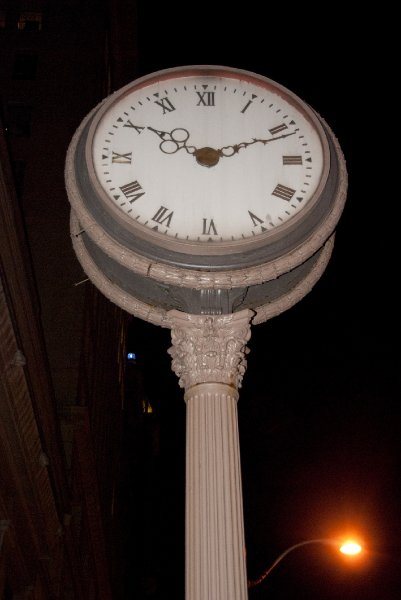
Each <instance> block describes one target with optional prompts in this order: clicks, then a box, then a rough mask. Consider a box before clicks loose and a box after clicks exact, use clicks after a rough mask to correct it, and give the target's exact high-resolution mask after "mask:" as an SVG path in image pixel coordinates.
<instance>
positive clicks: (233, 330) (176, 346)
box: [168, 310, 254, 390]
mask: <svg viewBox="0 0 401 600" xmlns="http://www.w3.org/2000/svg"><path fill="white" fill-rule="evenodd" d="M253 315H254V313H253V312H252V311H250V310H242V311H240V312H238V313H233V314H229V315H213V316H211V315H189V314H186V313H182V312H179V311H176V310H172V311H169V313H168V318H169V321H170V323H171V339H172V343H173V345H172V347H171V348H170V349H169V350H168V352H169V354H170V355H171V357H172V369H173V371H174V372H175V374H176V375H177V376H178V378H179V384H180V386H181V387H183V388H185V389H186V390H188V388H190V387H192V386H193V385H197V384H199V383H212V382H215V383H226V384H228V385H231V386H232V387H234V388H235V389H237V388H239V387H241V382H242V379H243V376H244V373H245V371H246V365H247V363H246V355H247V353H248V352H249V350H248V348H247V347H246V343H247V341H248V340H249V338H250V337H251V328H250V320H251V318H252V317H253Z"/></svg>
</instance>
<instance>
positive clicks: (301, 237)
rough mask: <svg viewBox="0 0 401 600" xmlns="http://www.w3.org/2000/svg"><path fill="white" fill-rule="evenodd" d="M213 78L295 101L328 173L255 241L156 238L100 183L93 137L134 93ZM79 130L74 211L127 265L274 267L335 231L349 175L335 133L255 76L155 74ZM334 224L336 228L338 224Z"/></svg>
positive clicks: (202, 70) (219, 70)
mask: <svg viewBox="0 0 401 600" xmlns="http://www.w3.org/2000/svg"><path fill="white" fill-rule="evenodd" d="M211 74H212V75H213V76H227V77H230V78H233V77H236V76H237V77H240V78H241V79H247V80H249V81H252V83H255V84H257V85H262V84H263V86H264V87H269V88H270V89H271V88H272V89H274V91H276V92H279V93H281V94H282V95H283V96H284V97H285V99H286V100H287V101H289V102H290V101H291V103H292V104H294V105H295V106H296V108H297V110H298V111H301V112H302V113H303V114H304V115H306V117H307V118H308V120H309V121H310V122H311V123H312V124H313V126H314V127H315V130H316V131H317V133H318V135H319V138H320V141H321V145H322V152H323V172H322V176H321V180H320V183H319V185H318V188H317V190H316V192H315V194H314V195H313V196H312V198H311V199H309V200H308V202H307V203H306V205H305V207H304V208H303V209H302V210H301V211H299V212H298V213H297V214H296V215H294V216H293V217H292V218H291V219H289V221H287V222H286V223H284V224H282V225H280V226H278V227H276V228H274V229H272V230H269V231H267V232H265V233H260V234H259V235H257V236H255V237H254V238H246V239H241V240H233V241H230V242H221V241H214V242H211V243H205V242H202V241H199V242H195V241H188V240H180V239H175V238H171V237H169V236H166V235H164V234H161V233H158V232H155V231H153V230H151V229H149V228H148V227H145V226H143V225H141V224H139V223H136V222H135V221H133V219H131V218H130V217H129V216H128V215H126V214H125V213H124V212H122V211H121V210H120V209H118V207H117V206H116V205H115V204H114V203H113V202H112V201H111V199H110V198H109V197H108V195H107V194H106V192H105V191H104V189H103V187H102V186H101V184H100V183H99V181H98V179H97V177H96V173H95V167H94V164H93V156H92V150H91V149H92V141H93V136H94V133H95V131H96V128H97V126H98V123H99V121H100V120H101V119H102V117H103V116H104V114H106V113H107V111H108V110H109V109H110V107H111V106H112V105H114V104H115V103H116V102H118V101H119V100H120V99H121V98H122V97H123V96H125V95H127V94H129V93H131V92H132V91H133V90H135V91H136V90H139V89H141V88H143V87H146V86H147V85H149V84H152V83H154V82H155V81H162V80H171V79H174V78H177V77H187V76H194V75H199V76H205V75H211ZM79 129H80V131H79V132H77V134H76V135H77V139H76V140H75V143H74V144H73V145H74V146H75V152H74V170H75V173H76V183H77V185H78V188H79V189H80V190H81V193H80V194H79V195H80V196H81V198H82V200H83V202H79V203H78V205H75V206H74V209H75V210H76V213H77V215H78V218H79V219H80V220H81V221H82V222H85V223H86V224H87V223H88V219H89V221H90V222H91V225H93V227H89V228H88V227H87V226H86V225H84V226H85V228H86V229H87V232H88V234H89V235H90V236H91V235H92V233H91V232H94V230H95V229H98V228H99V227H100V229H103V231H104V234H106V235H107V236H110V238H111V240H114V241H115V245H116V247H115V249H114V250H115V254H117V255H118V254H119V253H120V252H121V248H123V249H124V255H125V256H124V261H125V260H126V255H127V254H128V255H129V254H130V253H132V258H133V259H135V257H136V256H138V255H140V256H143V257H146V258H147V259H149V260H151V261H154V260H157V261H160V262H162V263H165V264H169V265H174V266H177V267H180V268H189V269H200V270H211V271H224V270H229V269H237V268H243V267H246V266H254V265H258V264H264V263H266V262H270V261H274V260H276V259H277V258H278V257H280V256H282V255H283V254H287V253H291V252H293V251H294V249H296V248H297V247H299V246H302V244H304V243H305V241H306V240H308V239H309V238H310V237H311V236H315V237H316V232H317V230H319V229H320V234H319V235H318V236H317V237H318V238H319V239H318V240H317V241H318V244H316V249H317V248H318V247H319V246H320V245H321V244H322V243H323V242H324V240H325V239H327V237H328V236H329V235H330V234H331V232H332V229H333V228H332V227H329V230H328V231H327V232H324V233H323V231H324V230H325V229H327V224H326V221H327V216H328V215H329V214H330V213H331V212H332V211H333V210H335V205H336V202H337V195H338V194H337V186H338V179H339V174H340V172H341V171H343V170H344V165H343V164H342V161H343V158H342V154H341V151H340V150H339V147H338V144H337V143H336V140H335V138H334V136H333V134H332V132H331V130H330V129H329V128H328V126H327V125H326V124H325V123H324V121H323V120H322V119H321V118H320V117H319V116H318V115H317V113H316V112H315V111H314V110H313V109H312V108H311V107H309V106H308V105H307V104H306V103H305V102H304V101H303V100H302V99H300V98H299V97H298V96H296V95H295V94H294V93H292V92H291V91H290V90H288V89H287V88H285V87H284V86H282V85H280V84H278V83H276V82H275V81H272V80H271V79H268V78H266V77H264V76H261V75H258V74H256V73H252V72H250V71H244V70H240V69H234V68H230V67H221V66H213V65H201V66H190V67H176V68H173V69H165V70H163V71H158V72H156V73H151V74H149V75H146V76H145V77H142V78H140V79H138V80H136V81H134V82H131V83H130V84H128V85H127V86H125V87H123V88H122V89H120V90H119V91H117V92H115V93H114V94H112V95H111V96H109V97H108V98H106V99H105V100H104V101H103V102H101V103H100V105H98V106H97V107H96V108H95V109H94V110H93V111H92V112H91V113H90V114H89V115H88V117H87V119H86V120H85V121H84V122H83V124H82V125H81V127H80V128H79ZM335 221H336V222H337V219H336V220H335ZM95 235H96V236H98V235H99V234H98V233H97V234H95ZM100 235H102V234H100ZM323 236H324V239H323V240H322V237H323ZM109 245H110V244H109ZM111 245H113V242H112V243H111Z"/></svg>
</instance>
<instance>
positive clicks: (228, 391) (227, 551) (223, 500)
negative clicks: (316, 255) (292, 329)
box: [169, 310, 253, 600]
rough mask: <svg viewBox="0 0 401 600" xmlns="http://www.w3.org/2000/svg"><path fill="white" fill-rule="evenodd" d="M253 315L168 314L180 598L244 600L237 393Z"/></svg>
mask: <svg viewBox="0 0 401 600" xmlns="http://www.w3.org/2000/svg"><path fill="white" fill-rule="evenodd" d="M252 316H253V313H252V312H251V311H248V310H243V311H241V312H238V313H234V314H230V315H219V316H204V315H188V314H185V313H180V312H178V311H170V313H169V318H170V322H171V330H172V342H173V346H172V348H170V350H169V353H170V354H171V356H172V358H173V361H172V368H173V370H174V371H175V373H176V374H177V375H178V377H179V378H180V385H181V387H184V388H185V390H186V391H185V401H186V403H187V431H186V433H187V442H186V554H185V556H186V568H185V572H186V583H185V585H186V596H185V597H186V600H246V599H247V598H248V592H247V577H246V561H245V538H244V524H243V509H242V486H241V466H240V451H239V436H238V419H237V400H238V391H237V390H238V388H239V387H240V385H241V381H242V377H243V375H244V373H245V369H246V358H245V356H246V354H247V351H248V350H247V348H246V342H247V341H248V340H249V338H250V319H251V317H252Z"/></svg>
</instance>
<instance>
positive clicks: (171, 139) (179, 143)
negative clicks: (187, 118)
mask: <svg viewBox="0 0 401 600" xmlns="http://www.w3.org/2000/svg"><path fill="white" fill-rule="evenodd" d="M148 129H150V131H153V133H155V134H156V135H158V136H159V138H160V139H161V142H160V144H159V148H160V150H161V151H162V152H164V153H165V154H175V153H176V152H178V150H181V149H182V148H185V150H186V151H187V152H188V153H189V154H192V153H193V147H192V146H187V141H188V140H189V131H187V130H186V129H184V128H183V127H175V129H172V130H171V131H162V130H160V129H154V128H153V127H148Z"/></svg>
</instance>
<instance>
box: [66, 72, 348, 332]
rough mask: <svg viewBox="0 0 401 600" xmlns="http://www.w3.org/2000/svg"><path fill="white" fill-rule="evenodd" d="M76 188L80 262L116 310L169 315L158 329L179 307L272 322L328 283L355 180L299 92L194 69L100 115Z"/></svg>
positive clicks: (70, 162) (134, 90)
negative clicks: (324, 279) (350, 182)
mask: <svg viewBox="0 0 401 600" xmlns="http://www.w3.org/2000/svg"><path fill="white" fill-rule="evenodd" d="M66 185H67V192H68V196H69V199H70V202H71V205H72V218H71V231H72V235H73V240H74V247H75V250H76V253H77V255H78V258H79V260H80V261H81V263H82V265H83V267H84V269H85V271H86V272H87V273H88V274H89V276H90V278H91V279H92V280H94V281H95V280H96V285H98V287H101V289H102V291H103V292H104V293H105V294H106V295H108V296H109V297H110V299H112V300H113V301H114V302H116V303H117V304H119V305H120V306H123V307H124V308H128V310H130V312H134V313H135V312H138V310H139V312H141V311H142V309H144V310H145V312H146V311H147V310H148V308H149V307H152V309H153V308H155V310H156V312H157V313H158V316H157V318H156V321H160V319H163V316H164V313H165V311H168V310H169V309H170V308H178V309H181V310H184V311H185V312H194V313H199V312H210V313H212V314H215V313H219V312H233V311H235V310H239V309H241V308H252V309H254V310H255V311H256V313H257V315H258V314H259V319H260V320H263V319H264V318H265V316H264V315H265V314H267V313H266V310H267V312H269V311H270V312H271V308H272V306H273V305H274V306H275V308H274V309H273V312H275V314H278V312H281V310H282V308H280V307H281V306H284V305H285V304H288V302H291V301H292V300H291V298H292V297H293V298H296V299H299V297H300V296H302V295H304V294H305V293H307V291H309V289H310V288H311V287H312V285H313V283H314V282H315V281H316V280H317V279H318V278H319V277H320V275H321V273H322V272H323V270H324V268H325V266H326V264H327V261H328V259H329V256H330V254H331V249H332V245H333V239H332V238H333V232H334V229H335V226H336V224H337V222H338V219H339V217H340V215H341V212H342V209H343V205H344V202H345V196H346V186H347V176H346V169H345V162H344V159H343V156H342V153H341V150H340V148H339V145H338V143H337V141H336V139H335V137H334V135H333V133H332V132H331V130H330V128H329V127H328V126H327V125H326V124H325V123H324V121H323V120H322V119H321V118H320V117H319V116H318V115H317V114H316V113H315V112H314V111H313V110H312V109H311V108H310V107H309V106H308V105H307V104H306V103H305V102H303V101H302V100H301V99H300V98H298V97H297V96H295V95H294V94H293V93H292V92H290V91H289V90H287V89H285V88H284V87H282V86H281V85H279V84H277V83H275V82H273V81H272V80H270V79H267V78H265V77H262V76H260V75H257V74H255V73H251V72H249V71H244V70H238V69H232V68H228V67H221V66H190V67H181V68H175V69H167V70H163V71H159V72H157V73H152V74H150V75H148V76H146V77H143V78H141V79H138V80H136V81H134V82H132V83H131V84H129V85H127V86H125V87H124V88H122V89H121V90H119V91H118V92H116V93H114V94H112V95H111V96H109V97H108V98H106V99H105V100H104V101H103V102H102V103H101V104H100V105H99V106H98V107H96V108H95V109H94V110H93V111H92V112H91V113H90V114H89V115H88V116H87V117H86V119H84V121H83V123H82V124H81V126H80V127H79V128H78V130H77V132H76V133H75V135H74V137H73V140H72V142H71V144H70V147H69V150H68V153H67V162H66ZM129 298H130V299H131V300H129ZM295 301H296V300H295ZM127 303H128V304H129V305H130V306H127ZM138 307H139V308H138ZM262 307H264V309H262ZM286 307H288V306H286ZM139 316H142V317H143V315H142V314H140V315H139ZM145 318H146V317H145ZM266 318H267V316H266ZM148 320H154V319H153V318H151V319H149V318H148Z"/></svg>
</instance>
